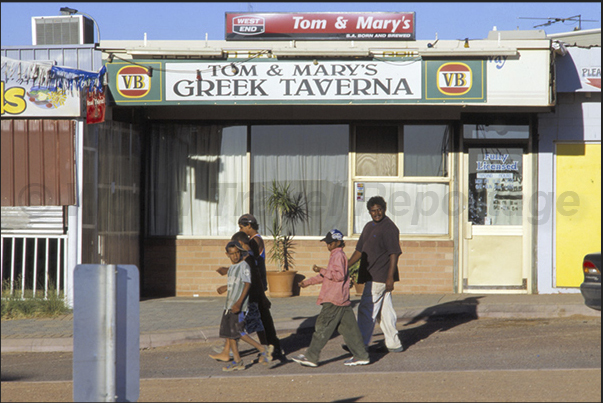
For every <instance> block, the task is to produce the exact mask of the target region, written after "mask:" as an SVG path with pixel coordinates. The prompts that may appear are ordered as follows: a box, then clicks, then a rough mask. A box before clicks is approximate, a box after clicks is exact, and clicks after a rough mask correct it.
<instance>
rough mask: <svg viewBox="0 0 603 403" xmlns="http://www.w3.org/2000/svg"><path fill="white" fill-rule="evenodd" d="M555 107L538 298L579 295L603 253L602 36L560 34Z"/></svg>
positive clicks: (540, 222)
mask: <svg viewBox="0 0 603 403" xmlns="http://www.w3.org/2000/svg"><path fill="white" fill-rule="evenodd" d="M551 39H552V40H553V41H554V43H557V44H560V51H558V54H557V56H556V66H557V69H556V81H557V103H556V107H555V109H554V111H552V112H550V113H545V114H541V115H539V122H540V123H539V126H540V129H539V141H538V143H539V146H538V153H539V162H538V172H539V176H538V198H539V208H538V215H537V217H536V219H535V223H536V224H537V226H538V228H537V230H538V234H539V236H538V243H537V261H538V264H537V267H538V274H537V276H538V292H540V293H545V294H549V293H579V292H580V289H579V287H580V284H581V283H582V281H583V279H584V275H583V273H582V270H581V268H582V260H583V259H584V256H585V255H586V254H588V253H593V252H598V251H600V250H601V29H593V30H585V31H578V32H569V33H566V34H556V35H554V36H552V38H551Z"/></svg>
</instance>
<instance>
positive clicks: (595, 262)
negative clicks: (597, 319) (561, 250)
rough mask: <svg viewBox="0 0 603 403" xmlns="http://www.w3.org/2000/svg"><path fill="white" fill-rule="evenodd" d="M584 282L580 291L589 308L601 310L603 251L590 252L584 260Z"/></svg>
mask: <svg viewBox="0 0 603 403" xmlns="http://www.w3.org/2000/svg"><path fill="white" fill-rule="evenodd" d="M582 270H583V272H584V282H583V283H582V284H580V292H581V293H582V296H583V297H584V304H585V305H586V306H588V307H589V308H592V309H596V310H599V311H600V310H601V252H597V253H589V254H588V255H586V256H584V261H583V262H582Z"/></svg>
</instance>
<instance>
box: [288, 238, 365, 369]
mask: <svg viewBox="0 0 603 403" xmlns="http://www.w3.org/2000/svg"><path fill="white" fill-rule="evenodd" d="M321 242H326V244H327V249H328V250H329V251H330V252H331V256H330V258H329V264H328V265H327V267H326V268H322V267H318V266H316V265H314V267H313V268H312V270H314V272H316V273H319V274H318V275H317V276H315V277H311V278H308V279H306V280H304V281H301V282H300V283H299V286H300V287H301V288H305V287H308V286H309V285H312V284H322V287H321V289H320V294H319V295H318V300H317V301H316V304H317V305H321V306H322V308H321V310H320V313H319V314H318V317H317V318H316V324H315V326H314V333H313V334H312V341H311V342H310V347H308V349H307V350H306V354H305V355H304V354H300V355H298V356H295V357H292V359H293V361H295V362H298V363H300V364H302V365H305V366H308V367H317V366H318V359H319V357H320V352H321V351H322V349H323V348H324V346H325V345H326V344H327V342H328V341H329V339H330V338H331V336H332V335H333V333H334V332H335V329H337V331H338V332H339V334H341V335H342V336H343V340H344V341H345V343H346V344H347V346H348V348H349V350H350V352H351V353H352V355H353V357H352V358H350V359H349V360H346V361H345V362H344V364H345V365H366V364H368V363H369V362H370V360H369V355H368V352H367V350H366V348H365V346H364V341H363V340H362V334H361V333H360V328H359V327H358V322H357V321H356V316H355V315H354V310H353V309H352V306H351V302H350V278H349V276H348V258H347V257H346V255H345V252H344V251H343V248H344V246H345V244H344V242H343V234H342V233H341V232H340V231H339V230H336V229H334V230H331V231H329V232H328V233H327V235H326V237H325V238H323V239H322V240H321Z"/></svg>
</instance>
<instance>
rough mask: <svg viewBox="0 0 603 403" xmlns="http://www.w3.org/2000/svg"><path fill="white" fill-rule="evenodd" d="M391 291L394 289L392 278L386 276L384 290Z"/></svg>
mask: <svg viewBox="0 0 603 403" xmlns="http://www.w3.org/2000/svg"><path fill="white" fill-rule="evenodd" d="M392 291H394V279H393V278H388V279H387V280H385V292H392Z"/></svg>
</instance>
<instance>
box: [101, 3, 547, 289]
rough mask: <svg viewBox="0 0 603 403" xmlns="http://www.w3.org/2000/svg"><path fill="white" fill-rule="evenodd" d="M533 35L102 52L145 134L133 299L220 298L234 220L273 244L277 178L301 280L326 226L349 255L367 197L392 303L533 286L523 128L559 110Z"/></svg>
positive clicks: (126, 116)
mask: <svg viewBox="0 0 603 403" xmlns="http://www.w3.org/2000/svg"><path fill="white" fill-rule="evenodd" d="M369 14H370V13H369ZM539 32H540V31H538V32H526V33H524V34H525V37H524V38H518V36H517V34H516V33H513V34H512V35H508V34H507V33H505V32H498V33H496V32H494V33H491V34H494V38H489V39H488V40H478V41H472V42H471V43H466V44H465V43H464V42H463V41H438V42H437V45H435V46H434V44H433V43H431V42H429V41H415V40H410V41H404V40H397V41H375V40H370V41H369V40H365V41H356V42H354V41H353V40H352V41H350V40H346V41H341V40H338V39H336V38H333V39H332V40H322V41H310V40H286V41H284V40H275V39H274V38H271V39H270V40H268V39H266V40H262V41H257V40H255V41H254V40H251V39H248V40H238V41H103V42H102V44H101V48H102V51H103V54H104V58H105V65H106V67H107V78H108V88H109V92H110V96H111V98H112V100H113V102H114V106H113V108H112V116H113V119H115V120H120V121H129V122H133V121H134V120H136V123H140V125H141V138H142V144H143V149H142V155H143V163H142V164H143V166H142V172H143V181H142V183H143V184H142V189H141V192H142V199H143V200H142V201H141V203H142V206H141V210H142V213H141V227H142V231H143V234H142V235H143V239H144V241H143V261H142V267H143V271H142V282H143V284H142V289H143V293H145V294H147V295H149V296H152V295H155V296H158V295H177V296H210V295H215V289H216V287H217V286H218V285H220V284H221V283H222V281H223V280H222V279H221V278H220V276H218V275H217V274H216V273H215V269H216V268H217V267H219V266H220V265H223V264H225V260H224V259H225V256H224V251H223V247H224V244H225V242H226V241H227V240H228V239H229V238H230V236H231V235H232V234H233V233H234V232H236V231H237V230H238V226H237V219H238V217H239V216H241V215H242V214H244V213H248V212H251V213H252V214H254V215H255V216H256V217H257V219H258V221H259V223H260V232H261V233H262V234H263V236H264V239H265V241H266V243H267V248H268V249H269V248H270V245H271V241H270V239H271V236H270V228H272V221H273V215H272V214H271V213H270V212H269V210H268V209H267V206H266V203H265V200H266V189H267V188H268V187H269V186H270V184H271V183H272V182H273V181H277V182H280V183H288V184H290V186H291V188H292V189H293V190H294V191H295V192H296V193H299V194H300V195H301V197H302V198H303V200H304V202H305V205H306V206H307V213H308V219H307V220H306V221H305V222H303V223H301V224H298V225H296V226H295V228H294V231H295V243H296V255H295V259H296V270H297V271H298V276H306V277H308V276H310V275H312V271H311V267H312V264H314V263H320V262H324V261H326V260H327V259H328V252H327V251H326V248H324V245H323V244H321V243H320V242H319V240H320V239H321V238H322V237H323V236H324V234H325V233H326V232H327V231H329V230H330V229H333V228H338V229H340V230H341V231H342V232H343V233H344V235H345V236H346V245H347V246H346V251H347V253H351V252H352V251H353V248H354V246H355V243H356V241H357V239H358V236H359V234H360V232H361V231H362V227H363V226H364V224H365V223H366V222H368V221H369V220H370V216H369V215H368V212H367V209H366V202H367V201H368V200H369V198H371V197H372V196H375V195H380V196H383V197H384V198H385V199H386V201H387V203H388V208H387V214H388V216H390V217H391V218H392V219H393V220H394V222H396V224H397V225H398V227H399V228H400V232H401V237H400V242H401V246H402V250H403V255H402V256H401V258H400V261H399V271H400V278H401V281H400V283H398V284H397V285H396V289H395V291H394V292H395V293H451V292H466V293H471V292H479V293H487V292H497V293H500V292H503V293H504V292H510V293H531V292H534V291H535V287H536V284H535V281H534V276H535V271H534V254H533V249H534V242H535V236H534V226H533V224H532V222H531V220H530V219H531V217H533V215H534V212H535V205H534V201H535V200H534V199H533V198H532V195H533V194H534V193H535V186H536V178H537V176H536V175H537V173H536V151H535V145H534V136H535V133H536V132H537V119H536V116H537V113H540V112H550V111H551V110H552V106H553V105H554V102H555V99H554V96H555V93H554V90H553V88H554V85H553V84H554V83H553V77H554V75H553V70H552V69H553V67H552V62H553V55H552V52H551V46H550V45H551V44H550V40H547V39H546V37H544V35H540V34H539ZM268 266H269V267H268V269H269V270H270V269H271V267H270V266H271V265H270V264H269V265H268ZM317 292H318V290H309V289H308V290H304V291H303V293H304V295H313V293H317Z"/></svg>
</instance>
